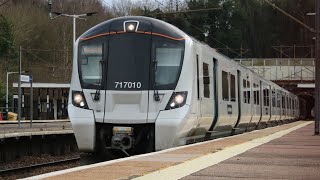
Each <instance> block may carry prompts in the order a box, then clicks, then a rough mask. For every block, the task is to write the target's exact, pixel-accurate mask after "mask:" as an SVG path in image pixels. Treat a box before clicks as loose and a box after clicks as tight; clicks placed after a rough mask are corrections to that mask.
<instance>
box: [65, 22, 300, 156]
mask: <svg viewBox="0 0 320 180" xmlns="http://www.w3.org/2000/svg"><path fill="white" fill-rule="evenodd" d="M73 55H74V56H73V57H74V58H73V69H72V78H71V84H70V91H69V92H70V93H69V103H68V114H69V118H70V121H71V123H72V128H73V131H74V134H75V138H76V141H77V144H78V147H79V150H80V151H82V152H91V153H99V154H103V155H112V154H116V153H119V152H123V153H125V154H126V155H132V154H136V153H146V152H152V151H159V150H163V149H167V148H172V147H176V146H181V145H185V144H189V143H194V142H198V141H203V140H207V139H211V138H214V137H217V136H226V135H232V134H237V133H243V132H246V131H251V130H254V129H259V128H264V127H268V126H274V125H277V124H279V123H280V122H283V121H286V120H296V119H298V118H299V99H298V97H297V96H296V95H294V94H292V93H290V92H289V91H287V90H285V89H283V88H281V87H280V86H278V85H277V84H275V83H273V82H271V81H268V80H266V79H264V78H262V77H261V76H259V75H258V74H256V73H255V72H253V71H252V70H250V69H248V68H246V67H244V66H243V65H241V64H239V63H237V62H235V61H233V60H232V59H230V58H228V57H226V56H225V55H223V54H221V53H219V52H218V51H217V50H216V49H214V48H211V47H209V46H208V45H206V44H205V43H203V42H200V41H198V40H196V39H195V38H193V37H191V36H189V35H188V34H186V33H185V32H183V31H182V30H180V29H179V28H177V27H175V26H173V25H171V24H169V23H167V22H164V21H161V20H158V19H154V18H150V17H143V16H127V17H119V18H115V19H110V20H107V21H105V22H102V23H100V24H98V25H96V26H94V27H92V28H90V29H89V30H87V31H86V32H85V33H83V34H82V35H81V36H80V37H79V38H78V39H77V41H76V42H75V44H74V54H73Z"/></svg>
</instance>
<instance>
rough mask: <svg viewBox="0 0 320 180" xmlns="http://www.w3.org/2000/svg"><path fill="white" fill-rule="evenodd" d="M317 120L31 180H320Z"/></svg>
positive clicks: (298, 122)
mask: <svg viewBox="0 0 320 180" xmlns="http://www.w3.org/2000/svg"><path fill="white" fill-rule="evenodd" d="M313 133H314V123H313V122H312V121H297V122H293V123H290V124H284V125H281V126H277V127H272V128H267V129H262V130H257V131H252V132H249V133H244V134H240V135H235V136H230V137H225V138H220V139H215V140H211V141H206V142H202V143H198V144H191V145H187V146H183V147H177V148H172V149H167V150H163V151H159V152H154V153H150V154H143V155H138V156H133V157H128V158H123V159H117V160H112V161H107V162H102V163H97V164H92V165H87V166H81V167H77V168H72V169H67V170H63V171H57V172H52V173H48V174H43V175H39V176H34V177H29V178H27V179H140V180H144V179H148V180H149V179H164V180H170V179H186V180H188V179H239V178H241V179H319V177H320V171H319V169H320V136H314V135H313Z"/></svg>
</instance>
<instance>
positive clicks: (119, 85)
mask: <svg viewBox="0 0 320 180" xmlns="http://www.w3.org/2000/svg"><path fill="white" fill-rule="evenodd" d="M114 83H115V88H116V89H140V88H141V82H117V81H116V82H114Z"/></svg>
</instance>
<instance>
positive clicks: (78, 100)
mask: <svg viewBox="0 0 320 180" xmlns="http://www.w3.org/2000/svg"><path fill="white" fill-rule="evenodd" d="M72 104H73V105H74V106H76V107H79V108H84V109H88V105H87V102H86V99H85V98H84V95H83V92H81V91H72Z"/></svg>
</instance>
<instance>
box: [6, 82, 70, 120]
mask: <svg viewBox="0 0 320 180" xmlns="http://www.w3.org/2000/svg"><path fill="white" fill-rule="evenodd" d="M12 87H13V89H14V92H13V98H12V107H11V109H10V108H9V111H13V112H15V113H17V112H18V83H13V84H12ZM32 87H33V119H34V120H56V119H67V118H68V112H67V105H68V102H67V100H68V94H69V87H70V84H67V83H32ZM21 89H22V93H21V94H22V95H21V106H22V107H21V112H22V114H21V118H22V119H30V112H31V111H30V101H31V96H30V92H31V88H30V83H22V84H21Z"/></svg>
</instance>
